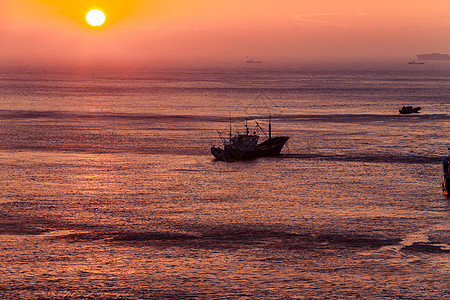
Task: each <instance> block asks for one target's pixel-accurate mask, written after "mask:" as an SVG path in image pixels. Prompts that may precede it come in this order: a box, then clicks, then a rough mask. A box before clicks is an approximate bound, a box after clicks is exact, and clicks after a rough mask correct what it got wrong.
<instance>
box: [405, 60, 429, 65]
mask: <svg viewBox="0 0 450 300" xmlns="http://www.w3.org/2000/svg"><path fill="white" fill-rule="evenodd" d="M408 64H410V65H423V64H425V63H424V62H420V61H415V60H412V61H410V62H409V63H408Z"/></svg>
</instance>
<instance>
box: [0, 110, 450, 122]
mask: <svg viewBox="0 0 450 300" xmlns="http://www.w3.org/2000/svg"><path fill="white" fill-rule="evenodd" d="M39 118H49V119H69V118H77V119H128V120H145V119H171V120H189V121H210V122H229V121H230V116H220V115H192V114H155V113H117V112H76V111H75V112H73V111H56V110H55V111H52V110H47V111H34V110H0V119H39ZM267 118H268V116H267V115H249V116H237V117H231V120H232V121H243V120H245V119H247V120H259V119H267ZM271 118H272V120H278V121H282V122H288V123H289V122H300V121H321V122H374V121H393V120H408V121H410V120H412V119H413V120H414V121H415V122H417V121H421V120H423V121H429V120H450V115H447V114H416V115H412V116H401V115H398V114H396V115H381V114H278V115H277V114H275V115H272V116H271ZM406 118H407V119H406Z"/></svg>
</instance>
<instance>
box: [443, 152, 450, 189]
mask: <svg viewBox="0 0 450 300" xmlns="http://www.w3.org/2000/svg"><path fill="white" fill-rule="evenodd" d="M449 150H450V148H449ZM442 167H443V168H444V176H443V178H442V191H443V192H444V195H446V196H450V195H449V193H450V156H449V157H447V158H446V159H444V161H443V162H442Z"/></svg>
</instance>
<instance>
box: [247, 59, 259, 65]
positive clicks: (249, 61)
mask: <svg viewBox="0 0 450 300" xmlns="http://www.w3.org/2000/svg"><path fill="white" fill-rule="evenodd" d="M246 63H247V64H261V63H262V61H261V60H253V59H248V60H247V61H246Z"/></svg>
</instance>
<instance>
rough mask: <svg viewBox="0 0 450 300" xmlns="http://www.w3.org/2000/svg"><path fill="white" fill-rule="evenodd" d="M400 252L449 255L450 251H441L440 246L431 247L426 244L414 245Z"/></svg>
mask: <svg viewBox="0 0 450 300" xmlns="http://www.w3.org/2000/svg"><path fill="white" fill-rule="evenodd" d="M402 250H405V251H414V252H424V253H450V250H447V249H442V246H438V245H432V244H428V243H414V244H412V245H409V246H405V247H403V249H402Z"/></svg>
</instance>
